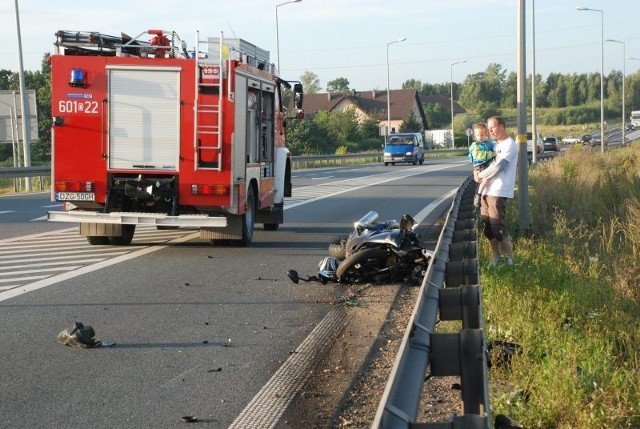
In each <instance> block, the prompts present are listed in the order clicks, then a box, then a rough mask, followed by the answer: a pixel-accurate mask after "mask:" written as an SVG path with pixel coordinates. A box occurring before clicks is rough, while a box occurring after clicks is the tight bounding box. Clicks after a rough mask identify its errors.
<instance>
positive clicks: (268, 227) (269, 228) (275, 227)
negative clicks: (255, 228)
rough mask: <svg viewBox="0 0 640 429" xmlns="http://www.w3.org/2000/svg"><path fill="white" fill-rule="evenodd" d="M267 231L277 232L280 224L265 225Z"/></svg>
mask: <svg viewBox="0 0 640 429" xmlns="http://www.w3.org/2000/svg"><path fill="white" fill-rule="evenodd" d="M263 226H264V230H265V231H277V230H278V227H279V226H280V224H279V223H265V224H263Z"/></svg>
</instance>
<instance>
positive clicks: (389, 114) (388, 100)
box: [385, 37, 407, 137]
mask: <svg viewBox="0 0 640 429" xmlns="http://www.w3.org/2000/svg"><path fill="white" fill-rule="evenodd" d="M405 40H407V38H406V37H401V38H399V39H398V40H394V41H392V42H389V43H387V132H386V133H385V134H386V135H385V137H388V136H389V134H390V133H389V130H390V129H391V101H390V99H389V45H393V44H394V43H398V42H404V41H405Z"/></svg>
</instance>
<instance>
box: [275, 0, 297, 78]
mask: <svg viewBox="0 0 640 429" xmlns="http://www.w3.org/2000/svg"><path fill="white" fill-rule="evenodd" d="M301 1H302V0H289V1H286V2H284V3H280V4H277V5H276V50H277V51H278V73H280V29H279V28H278V8H279V7H280V6H284V5H285V4H289V3H299V2H301Z"/></svg>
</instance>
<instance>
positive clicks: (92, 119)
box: [48, 30, 303, 246]
mask: <svg viewBox="0 0 640 429" xmlns="http://www.w3.org/2000/svg"><path fill="white" fill-rule="evenodd" d="M197 38H198V40H197V41H196V46H195V48H194V49H193V50H191V51H189V50H187V45H186V43H185V42H184V41H183V40H182V39H180V38H179V36H178V35H177V34H176V33H175V32H166V31H162V30H148V31H145V32H143V33H141V34H140V35H138V36H136V37H129V36H126V35H125V34H122V36H121V37H117V36H108V35H104V34H101V33H96V32H75V31H58V32H57V33H56V43H55V47H56V49H55V52H54V53H53V54H52V55H51V86H52V101H51V110H52V115H53V129H52V141H53V143H52V145H53V147H52V158H53V159H52V176H53V177H52V184H53V186H52V200H55V201H60V202H64V203H65V204H64V205H65V210H64V211H52V212H49V213H48V220H50V221H55V222H75V223H79V224H80V234H81V235H82V236H86V237H87V240H88V241H89V243H91V244H108V243H111V244H120V245H127V244H130V243H131V240H132V238H133V234H134V232H135V228H136V225H154V226H156V227H157V228H159V229H163V228H177V227H196V228H199V229H200V236H201V238H203V239H209V240H216V241H217V240H224V241H233V242H238V243H240V244H241V245H245V246H246V245H249V244H250V243H251V240H252V236H253V230H254V224H255V223H263V225H264V229H266V230H276V229H277V228H278V226H279V225H280V224H281V223H282V222H283V204H284V198H285V197H288V196H291V160H290V153H289V151H288V150H287V148H286V144H285V143H286V129H285V120H286V119H287V117H286V116H287V114H286V108H285V107H284V105H283V104H284V103H283V93H284V92H285V89H289V90H291V88H292V87H293V89H292V91H291V95H292V97H293V106H294V109H293V110H295V112H294V114H292V115H291V117H298V118H300V117H302V116H303V113H302V98H303V91H302V84H300V82H297V81H295V82H294V81H284V80H282V79H280V78H279V77H278V76H277V75H276V70H275V67H274V65H273V64H272V63H270V62H269V52H268V51H265V50H263V49H260V48H258V47H257V46H255V45H253V44H251V43H248V42H246V41H244V40H242V39H225V38H224V35H223V34H222V33H220V36H219V37H215V38H206V39H205V40H200V35H199V33H198V36H197ZM144 39H146V40H144Z"/></svg>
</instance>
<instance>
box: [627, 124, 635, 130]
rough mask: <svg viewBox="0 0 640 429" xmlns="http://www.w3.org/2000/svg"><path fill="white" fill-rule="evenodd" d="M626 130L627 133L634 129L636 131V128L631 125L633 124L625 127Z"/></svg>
mask: <svg viewBox="0 0 640 429" xmlns="http://www.w3.org/2000/svg"><path fill="white" fill-rule="evenodd" d="M626 128H627V130H628V131H633V130H635V129H636V126H635V125H633V124H627V127H626Z"/></svg>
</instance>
